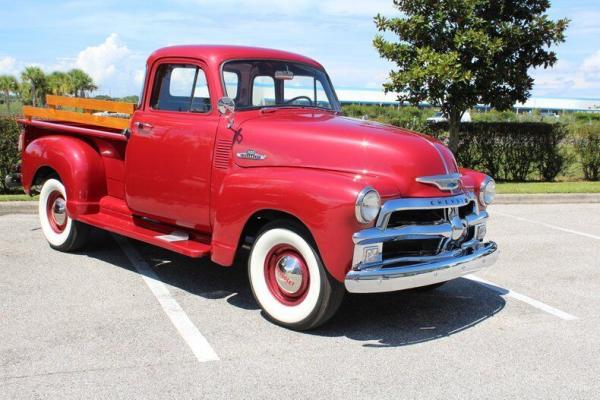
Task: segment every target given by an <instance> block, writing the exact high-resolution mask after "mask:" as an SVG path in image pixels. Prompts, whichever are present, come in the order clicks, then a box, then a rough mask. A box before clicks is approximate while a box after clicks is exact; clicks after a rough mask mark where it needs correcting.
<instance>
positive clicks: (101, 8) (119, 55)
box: [0, 0, 600, 99]
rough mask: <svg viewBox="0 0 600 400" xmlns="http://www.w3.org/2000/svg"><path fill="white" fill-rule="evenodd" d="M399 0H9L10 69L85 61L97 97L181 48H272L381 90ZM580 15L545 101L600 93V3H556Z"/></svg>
mask: <svg viewBox="0 0 600 400" xmlns="http://www.w3.org/2000/svg"><path fill="white" fill-rule="evenodd" d="M377 13H381V14H383V15H386V16H394V15H398V11H397V10H396V9H395V8H394V7H393V4H392V0H367V1H365V0H363V1H347V0H254V1H251V0H238V1H233V0H213V1H210V0H171V1H164V0H154V1H153V0H143V1H141V0H85V1H82V0H72V1H69V0H63V1H53V0H42V1H39V0H20V1H17V0H0V15H1V16H2V24H0V74H5V73H9V74H15V75H18V74H19V73H20V71H21V70H22V69H23V68H24V67H25V66H27V65H37V66H40V67H42V68H43V69H44V70H45V71H54V70H69V69H71V68H74V67H77V68H82V69H83V70H85V71H86V72H88V73H89V74H90V75H91V76H92V77H93V78H94V80H95V82H96V84H97V85H98V86H99V90H98V91H97V92H96V94H107V95H110V96H125V95H131V94H138V93H139V91H140V87H141V82H142V80H143V74H144V66H145V59H146V58H147V56H148V55H149V54H150V53H151V52H152V51H153V50H155V49H157V48H160V47H163V46H168V45H175V44H235V45H249V46H260V47H271V48H277V49H282V50H288V51H293V52H297V53H300V54H303V55H306V56H309V57H312V58H314V59H316V60H318V61H319V62H321V64H323V65H324V66H325V68H326V69H327V71H328V73H329V75H330V76H331V79H332V81H333V83H334V85H335V86H336V87H337V88H352V89H381V85H382V83H383V82H385V80H386V77H387V75H388V73H389V71H390V69H391V68H392V67H393V65H392V64H390V63H388V62H387V61H384V60H382V59H380V57H379V55H378V53H377V52H376V51H375V49H374V48H373V45H372V40H373V37H374V36H375V34H376V33H377V32H376V29H375V25H374V23H373V16H374V15H376V14H377ZM549 13H550V16H551V17H552V18H553V19H558V18H563V17H567V18H570V19H571V20H572V22H571V25H570V27H569V29H568V31H567V41H566V43H563V44H561V45H559V46H558V47H557V48H556V51H557V53H558V56H559V62H558V63H557V64H556V65H555V66H554V68H552V69H548V70H534V71H532V74H533V76H534V77H535V79H536V83H535V87H534V91H533V95H534V96H536V97H561V98H562V97H568V98H596V99H598V98H600V40H598V39H599V38H600V1H598V0H578V1H572V0H554V1H552V7H551V9H550V11H549Z"/></svg>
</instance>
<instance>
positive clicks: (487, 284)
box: [465, 275, 578, 321]
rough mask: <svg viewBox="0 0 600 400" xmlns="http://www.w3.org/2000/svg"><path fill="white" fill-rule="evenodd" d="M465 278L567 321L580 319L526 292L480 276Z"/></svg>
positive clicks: (467, 276)
mask: <svg viewBox="0 0 600 400" xmlns="http://www.w3.org/2000/svg"><path fill="white" fill-rule="evenodd" d="M465 278H467V279H470V280H472V281H475V282H477V283H479V284H481V285H483V286H485V287H487V288H488V289H491V290H493V291H494V292H496V293H499V294H501V295H503V296H506V297H511V298H513V299H515V300H519V301H522V302H523V303H527V304H529V305H530V306H532V307H535V308H537V309H538V310H542V311H544V312H547V313H548V314H552V315H554V316H555V317H558V318H560V319H564V320H566V321H573V320H575V319H578V318H577V317H576V316H574V315H571V314H569V313H566V312H564V311H562V310H559V309H558V308H554V307H552V306H549V305H548V304H545V303H542V302H541V301H539V300H536V299H532V298H531V297H529V296H525V295H524V294H521V293H517V292H514V291H512V290H510V289H505V288H503V287H501V286H499V285H497V284H495V283H493V282H490V281H486V280H485V279H481V278H480V277H478V276H475V275H466V276H465Z"/></svg>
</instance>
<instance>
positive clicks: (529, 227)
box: [0, 204, 600, 399]
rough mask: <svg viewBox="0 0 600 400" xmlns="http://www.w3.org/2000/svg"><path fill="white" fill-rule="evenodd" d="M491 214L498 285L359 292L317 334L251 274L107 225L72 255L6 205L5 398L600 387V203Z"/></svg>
mask: <svg viewBox="0 0 600 400" xmlns="http://www.w3.org/2000/svg"><path fill="white" fill-rule="evenodd" d="M491 213H492V220H491V222H490V224H489V226H488V237H489V238H490V239H493V240H495V241H497V242H498V244H499V246H500V249H501V251H502V253H501V256H500V261H499V262H498V263H497V264H496V265H495V266H494V267H493V268H492V269H489V270H487V271H484V272H481V273H478V274H477V275H476V277H474V278H473V279H483V280H485V282H486V283H481V282H479V281H476V280H473V279H465V278H461V279H458V280H455V281H453V282H451V283H448V284H447V285H445V286H444V287H442V288H440V289H438V290H436V291H432V292H418V291H407V292H398V293H392V294H380V295H353V296H347V298H346V299H345V301H344V303H343V305H342V308H341V310H340V311H339V312H338V314H337V315H336V317H335V318H334V319H333V320H332V321H331V322H330V323H328V324H327V325H326V326H324V327H322V328H320V329H319V330H317V331H313V332H309V333H297V332H293V331H289V330H285V329H282V328H280V327H277V326H275V325H272V324H271V323H269V322H268V321H267V320H265V319H264V318H263V317H262V315H261V313H260V311H259V310H258V309H257V306H256V304H255V302H254V300H253V298H252V294H251V292H250V289H249V287H248V284H247V276H246V272H245V268H243V267H241V268H222V267H219V266H216V265H214V264H212V263H210V262H208V261H197V260H191V259H187V258H185V257H183V256H179V255H177V254H173V253H170V252H168V251H163V250H161V249H157V248H153V247H149V246H146V245H144V244H141V243H139V242H133V241H128V240H124V239H121V240H115V239H114V238H113V237H112V236H111V235H109V234H105V233H97V234H95V235H94V238H93V239H94V240H93V244H92V245H91V246H89V248H88V249H86V250H85V251H84V252H81V253H79V254H63V253H59V252H56V251H53V250H51V249H50V248H49V247H48V245H47V244H46V242H45V240H44V238H43V237H42V233H41V231H40V229H39V223H38V220H37V216H35V215H3V216H0V398H3V399H4V398H6V399H9V398H23V399H41V398H48V399H56V398H77V399H79V398H102V399H105V398H123V399H125V398H155V399H184V398H209V399H219V398H245V399H246V398H272V399H296V398H306V399H308V398H311V399H312V398H369V399H374V398H412V399H417V398H423V399H425V398H426V399H431V398H444V399H455V398H528V399H542V398H543V399H548V398H553V399H557V398H564V399H597V398H600V378H599V376H600V204H577V205H569V204H561V205H496V206H494V207H492V208H491ZM161 282H163V283H164V284H163V283H161ZM186 324H187V325H186ZM198 338H199V339H202V340H204V341H203V342H202V341H201V342H200V343H198V342H197V341H196V342H194V340H197V339H198ZM194 343H195V344H194ZM194 346H195V347H194ZM210 351H212V352H213V353H214V355H215V357H212V358H214V360H212V361H207V360H209V359H211V357H206V355H207V352H210ZM203 357H204V358H203Z"/></svg>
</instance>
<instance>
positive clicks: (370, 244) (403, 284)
mask: <svg viewBox="0 0 600 400" xmlns="http://www.w3.org/2000/svg"><path fill="white" fill-rule="evenodd" d="M434 209H435V210H438V211H439V212H440V213H441V212H443V214H444V216H445V217H444V219H442V220H437V221H435V222H432V223H428V224H423V223H415V224H404V225H401V226H394V224H392V223H391V222H390V221H391V217H392V214H393V213H394V212H397V211H400V212H404V211H406V210H409V211H412V212H414V211H417V212H419V211H420V210H423V211H424V212H427V210H434ZM487 219H488V213H487V212H486V211H484V210H479V208H478V205H477V201H476V199H475V196H474V195H473V194H472V193H467V194H460V195H456V196H451V197H442V198H412V199H411V198H404V199H395V200H390V201H388V202H386V203H385V204H384V205H383V207H382V209H381V212H380V215H379V218H378V220H377V223H376V225H375V226H374V227H372V228H368V229H365V230H362V231H359V232H356V233H355V234H354V236H353V238H352V239H353V241H354V256H353V261H352V268H351V270H350V272H348V274H347V275H346V279H345V286H346V289H347V290H348V291H349V292H353V293H374V292H389V291H396V290H404V289H410V288H414V287H420V286H427V285H431V284H434V283H438V282H445V281H448V280H451V279H454V278H458V277H460V276H463V275H466V274H470V273H472V272H475V271H478V270H480V269H482V268H484V267H488V266H490V265H492V264H493V263H494V262H495V261H496V258H497V245H496V243H494V242H487V243H484V242H483V237H484V235H485V231H486V222H487ZM469 230H471V231H472V232H473V235H472V236H469V235H467V232H469ZM431 239H433V240H435V241H438V240H439V243H440V244H439V248H438V250H437V251H436V252H435V253H434V254H412V255H408V256H406V255H404V256H393V254H392V255H390V253H389V252H388V253H386V251H385V248H386V247H385V246H389V245H390V244H392V245H393V246H396V247H397V248H400V249H401V248H403V246H406V245H405V244H403V243H402V242H403V241H405V242H404V243H410V242H411V241H412V243H414V242H415V241H421V240H424V241H427V240H431Z"/></svg>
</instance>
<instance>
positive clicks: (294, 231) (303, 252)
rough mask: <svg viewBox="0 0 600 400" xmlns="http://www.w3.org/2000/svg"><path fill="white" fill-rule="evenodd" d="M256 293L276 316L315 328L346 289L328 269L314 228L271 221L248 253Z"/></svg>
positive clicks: (299, 326) (284, 321)
mask: <svg viewBox="0 0 600 400" xmlns="http://www.w3.org/2000/svg"><path fill="white" fill-rule="evenodd" d="M248 276H249V278H250V286H251V287H252V293H253V294H254V298H255V299H256V301H257V302H258V304H259V305H260V307H261V308H262V309H263V311H264V312H265V314H266V315H267V316H268V318H269V319H270V320H272V321H273V322H275V323H277V324H279V325H282V326H285V327H288V328H291V329H296V330H306V329H312V328H315V327H317V326H319V325H321V324H323V323H325V322H326V321H327V320H328V319H330V318H331V317H332V316H333V315H334V314H335V312H336V311H337V309H338V308H339V306H340V303H341V301H342V298H343V295H344V292H345V289H344V286H343V285H342V284H341V283H340V282H338V281H337V280H335V279H334V278H333V277H331V275H330V274H329V273H328V272H327V270H326V269H325V268H324V266H323V262H322V261H321V257H320V256H319V254H318V253H317V251H316V246H314V244H313V243H312V239H311V238H310V234H309V233H308V232H307V231H306V229H304V228H303V227H301V226H299V225H298V224H294V223H292V222H286V221H280V222H274V223H270V224H268V225H267V226H265V228H264V229H263V230H262V231H261V233H260V234H259V236H258V238H257V239H256V241H255V242H254V245H253V247H252V251H251V253H250V257H249V259H248Z"/></svg>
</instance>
